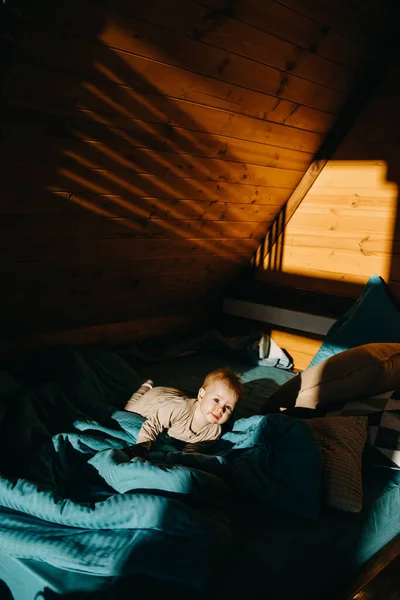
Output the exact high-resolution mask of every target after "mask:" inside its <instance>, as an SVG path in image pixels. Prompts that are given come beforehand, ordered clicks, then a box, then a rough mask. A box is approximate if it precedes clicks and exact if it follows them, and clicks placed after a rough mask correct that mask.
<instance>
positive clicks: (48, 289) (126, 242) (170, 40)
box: [0, 0, 386, 339]
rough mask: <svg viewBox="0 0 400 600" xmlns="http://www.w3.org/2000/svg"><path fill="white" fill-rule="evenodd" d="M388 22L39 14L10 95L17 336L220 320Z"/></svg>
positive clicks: (124, 5)
mask: <svg viewBox="0 0 400 600" xmlns="http://www.w3.org/2000/svg"><path fill="white" fill-rule="evenodd" d="M322 4H323V5H324V6H323V7H322ZM382 15H383V11H382V10H381V9H379V8H377V6H376V3H375V2H373V1H372V0H371V1H370V2H363V3H359V2H358V1H357V0H353V1H351V2H348V1H345V0H339V1H338V0H327V1H326V2H324V3H321V2H319V0H283V1H279V2H278V1H274V0H237V1H232V0H230V1H228V0H170V1H169V2H164V0H146V1H145V2H135V3H132V2H129V1H128V0H97V1H95V0H93V1H90V0H79V1H78V0H60V1H58V2H54V1H53V0H38V1H37V2H34V3H33V2H32V3H23V5H22V11H21V19H20V23H19V27H18V34H17V35H16V37H15V41H14V43H13V51H12V56H11V59H10V60H9V61H8V63H7V70H6V74H5V78H4V81H3V85H2V108H1V141H0V147H1V149H2V167H3V168H2V175H1V182H2V186H1V205H0V212H1V218H0V250H1V255H2V257H3V261H2V267H1V269H2V280H3V284H4V287H3V292H2V294H1V303H2V307H1V311H0V319H1V323H0V325H1V331H2V336H3V339H5V338H7V337H9V338H14V337H15V336H18V335H22V334H23V335H28V334H32V335H38V334H39V333H46V332H52V331H54V330H63V329H64V330H67V329H73V328H76V327H85V326H91V325H101V324H107V323H116V322H123V321H130V322H132V320H135V319H145V318H150V317H152V318H154V317H160V316H163V315H165V316H166V315H181V314H185V315H187V314H189V313H191V312H193V311H206V312H207V311H209V310H214V309H215V307H216V306H218V303H219V301H220V299H221V298H222V296H223V291H224V287H225V285H226V283H227V282H228V281H229V280H230V279H231V278H232V277H233V276H234V275H235V274H236V273H237V272H238V269H240V267H241V266H242V265H244V264H246V263H247V261H248V259H249V257H250V256H251V254H252V252H253V251H254V250H255V248H256V247H257V246H258V244H259V241H260V240H261V239H262V236H263V235H264V234H265V233H266V231H267V230H268V227H269V225H270V223H271V222H272V221H273V219H274V217H275V216H276V214H277V213H278V211H279V209H280V207H281V206H282V204H283V203H284V202H285V201H286V200H287V198H288V197H289V196H290V194H291V193H292V191H293V189H294V188H295V186H296V185H297V183H298V181H299V180H300V178H301V177H302V175H303V173H304V171H305V170H306V169H307V167H308V166H309V164H310V162H311V160H312V157H313V154H314V153H315V151H316V150H317V149H318V147H319V146H320V144H321V142H322V140H323V139H324V136H325V135H326V133H327V132H328V131H329V129H330V127H331V126H332V124H333V123H334V121H335V117H336V115H337V113H338V111H339V109H340V107H341V106H342V105H343V103H344V101H345V99H346V98H347V96H348V94H349V93H351V92H352V90H353V89H354V86H356V85H357V81H358V80H359V78H360V77H361V75H362V73H363V71H364V69H365V68H366V67H367V65H368V64H369V61H370V60H371V57H373V55H374V52H375V49H376V44H377V39H378V37H379V35H380V34H381V33H382V31H383V30H384V27H385V26H386V24H384V23H383V22H382V19H381V16H382Z"/></svg>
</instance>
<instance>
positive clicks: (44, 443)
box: [0, 348, 322, 589]
mask: <svg viewBox="0 0 400 600" xmlns="http://www.w3.org/2000/svg"><path fill="white" fill-rule="evenodd" d="M14 375H15V374H14ZM17 376H19V377H20V381H19V385H18V386H17V387H16V391H15V393H14V395H13V397H12V399H11V400H9V405H10V408H9V411H8V414H7V417H6V421H5V422H4V424H3V427H2V430H1V432H0V473H1V477H0V548H1V551H2V552H4V553H7V554H9V555H12V556H17V557H23V558H34V559H36V560H42V561H45V562H47V563H49V564H52V565H54V566H59V567H63V568H70V569H73V570H75V571H82V572H86V573H91V574H99V575H106V576H115V575H120V574H126V573H142V574H149V575H151V576H152V577H159V578H162V579H170V580H173V581H178V582H179V583H184V584H188V585H191V586H195V587H197V588H199V589H206V588H207V587H208V586H209V584H210V581H211V579H212V575H213V573H212V565H213V564H215V557H216V556H220V555H221V552H223V553H224V556H228V555H229V548H230V547H231V536H232V533H233V532H232V528H231V522H230V511H231V509H232V507H233V506H234V505H237V504H238V503H240V502H243V501H245V502H248V501H249V500H250V501H252V502H257V503H258V504H260V503H261V504H265V507H266V510H268V506H274V507H275V508H280V509H281V510H284V511H289V512H291V513H294V514H297V515H300V516H302V517H304V518H311V519H314V518H317V517H318V515H319V509H320V504H321V496H320V493H321V492H320V489H321V485H320V483H321V472H322V466H321V459H320V454H319V450H318V446H317V443H316V442H315V440H314V438H313V437H312V434H311V432H310V430H309V428H308V427H307V425H306V424H305V423H304V422H302V421H300V420H298V419H294V418H290V417H284V416H281V415H268V416H264V417H262V416H254V417H250V418H247V419H240V420H238V421H236V422H235V423H234V426H233V428H232V430H231V431H230V432H227V433H225V434H224V436H223V437H222V438H221V439H220V440H219V441H218V442H217V443H216V444H214V445H213V446H212V447H211V448H210V449H209V450H208V453H207V454H193V453H190V454H185V453H184V452H183V451H182V445H181V443H180V442H178V441H176V440H173V439H171V438H169V437H168V435H166V434H165V435H163V436H161V438H160V439H159V440H158V442H157V444H156V445H155V447H154V451H153V452H151V453H150V455H149V457H148V460H143V459H140V458H134V459H129V457H128V455H127V454H126V452H125V451H124V449H126V448H127V447H128V446H131V445H132V444H134V443H135V441H136V437H137V434H138V431H139V429H140V427H141V424H142V422H143V419H142V417H140V416H138V415H135V414H132V413H128V412H125V411H123V410H121V407H122V406H124V404H125V402H126V400H127V399H128V398H129V396H130V394H131V393H132V390H133V389H136V387H137V386H138V383H139V381H140V378H139V377H138V375H137V374H136V373H135V371H134V370H133V369H131V368H130V367H129V366H128V364H127V363H125V362H124V361H123V360H122V359H121V358H120V357H119V356H117V355H116V354H113V353H110V352H105V351H101V350H98V349H85V350H79V351H78V350H76V349H73V348H62V349H56V350H54V351H52V352H50V353H49V352H47V353H44V354H42V355H39V356H36V357H35V358H34V359H31V361H30V362H28V363H27V364H25V365H24V367H23V369H22V371H21V373H19V374H18V373H17V374H16V377H17ZM0 395H1V390H0Z"/></svg>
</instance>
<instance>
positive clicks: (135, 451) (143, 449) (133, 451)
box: [123, 444, 149, 460]
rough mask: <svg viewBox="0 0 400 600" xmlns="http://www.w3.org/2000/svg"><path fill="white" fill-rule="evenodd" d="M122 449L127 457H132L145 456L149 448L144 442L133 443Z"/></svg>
mask: <svg viewBox="0 0 400 600" xmlns="http://www.w3.org/2000/svg"><path fill="white" fill-rule="evenodd" d="M123 451H124V452H125V454H127V455H128V457H129V459H130V460H132V458H147V455H148V453H149V448H148V446H147V445H145V444H135V445H134V446H130V447H129V448H124V449H123Z"/></svg>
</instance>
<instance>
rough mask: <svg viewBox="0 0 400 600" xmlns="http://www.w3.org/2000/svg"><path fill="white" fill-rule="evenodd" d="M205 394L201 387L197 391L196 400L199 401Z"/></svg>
mask: <svg viewBox="0 0 400 600" xmlns="http://www.w3.org/2000/svg"><path fill="white" fill-rule="evenodd" d="M205 393H206V390H205V389H204V388H203V387H201V388H200V389H199V393H198V394H197V398H198V399H199V400H201V399H202V398H203V397H204V394H205Z"/></svg>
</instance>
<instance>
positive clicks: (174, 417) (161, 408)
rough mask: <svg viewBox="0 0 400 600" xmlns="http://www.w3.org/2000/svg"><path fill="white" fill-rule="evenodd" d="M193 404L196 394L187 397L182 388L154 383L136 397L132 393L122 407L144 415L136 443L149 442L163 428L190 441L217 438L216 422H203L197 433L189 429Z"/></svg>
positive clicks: (178, 437)
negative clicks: (151, 387) (180, 389)
mask: <svg viewBox="0 0 400 600" xmlns="http://www.w3.org/2000/svg"><path fill="white" fill-rule="evenodd" d="M196 404H197V398H188V397H187V396H185V395H184V394H183V392H181V391H179V390H176V389H174V388H168V387H161V386H158V387H155V388H153V389H150V390H149V391H147V392H145V393H144V394H143V395H142V396H140V397H139V398H137V394H136V393H135V394H133V396H132V398H131V399H130V400H129V401H128V402H127V404H126V406H125V410H129V411H130V412H135V413H137V414H139V415H142V417H145V418H146V421H145V422H144V423H143V425H142V427H141V429H140V431H139V435H138V439H137V442H136V443H137V444H142V443H146V442H150V443H151V442H153V441H154V440H155V439H156V438H157V436H158V435H159V434H160V433H161V432H162V431H163V430H164V429H167V430H168V435H169V436H170V437H173V438H175V439H177V440H182V441H183V442H188V443H190V444H194V443H197V442H211V441H214V440H217V439H218V438H219V436H220V435H221V426H220V425H218V424H217V423H213V424H210V425H206V426H205V427H203V428H202V429H201V430H200V431H199V432H198V433H194V432H193V431H192V430H191V429H190V426H191V423H192V419H193V415H194V411H195V409H196Z"/></svg>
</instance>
